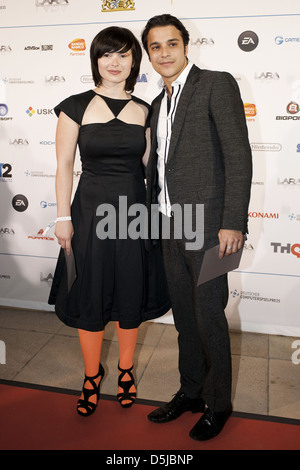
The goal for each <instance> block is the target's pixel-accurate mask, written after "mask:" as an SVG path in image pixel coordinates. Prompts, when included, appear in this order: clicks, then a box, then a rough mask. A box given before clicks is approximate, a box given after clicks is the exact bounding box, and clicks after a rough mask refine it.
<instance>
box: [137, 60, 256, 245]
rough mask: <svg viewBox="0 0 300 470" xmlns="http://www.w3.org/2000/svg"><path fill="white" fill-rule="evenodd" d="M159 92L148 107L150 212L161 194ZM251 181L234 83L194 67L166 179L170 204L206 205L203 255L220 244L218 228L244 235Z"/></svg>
mask: <svg viewBox="0 0 300 470" xmlns="http://www.w3.org/2000/svg"><path fill="white" fill-rule="evenodd" d="M163 93H164V92H162V93H161V94H160V95H159V96H157V97H156V98H155V99H154V101H153V103H152V118H151V135H152V137H151V141H152V142H151V143H152V149H151V152H150V157H149V162H148V166H147V170H146V176H147V205H148V209H149V206H150V204H151V203H153V204H155V203H157V194H158V191H159V188H158V187H157V170H156V165H157V155H156V148H157V136H156V134H157V122H158V116H159V110H160V103H161V100H162V97H163ZM251 177H252V157H251V148H250V145H249V140H248V131H247V125H246V118H245V112H244V106H243V102H242V100H241V96H240V91H239V88H238V85H237V83H236V81H235V79H234V78H233V77H232V76H231V75H230V74H229V73H227V72H215V71H209V70H202V69H199V68H198V67H197V66H195V65H193V67H192V69H191V71H190V73H189V75H188V77H187V81H186V83H185V86H184V88H183V90H182V94H181V96H180V100H179V103H178V107H177V111H176V115H175V119H174V123H173V128H172V137H171V142H170V150H169V155H168V159H167V163H166V179H167V186H168V191H169V196H170V201H171V204H174V203H179V204H181V205H183V204H204V214H205V215H204V245H203V248H202V249H201V251H203V250H206V249H208V248H210V247H211V246H214V245H216V244H218V242H219V241H218V232H219V230H220V229H221V228H224V229H232V230H241V231H242V232H247V221H248V204H249V199H250V188H251ZM149 223H150V221H149Z"/></svg>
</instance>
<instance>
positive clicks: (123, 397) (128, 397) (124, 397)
mask: <svg viewBox="0 0 300 470" xmlns="http://www.w3.org/2000/svg"><path fill="white" fill-rule="evenodd" d="M118 369H119V371H120V372H121V374H120V375H119V380H118V386H119V387H121V388H122V389H123V392H120V393H118V394H117V397H118V400H119V403H120V405H121V406H122V407H123V408H129V407H130V406H131V405H132V404H133V403H134V402H135V399H136V392H129V390H130V388H131V387H132V386H133V385H135V383H134V378H133V375H132V372H131V371H132V369H133V365H132V366H131V367H130V369H121V367H120V366H119V364H118ZM125 374H128V375H129V377H130V380H122V379H123V378H124V376H125ZM123 401H128V403H123Z"/></svg>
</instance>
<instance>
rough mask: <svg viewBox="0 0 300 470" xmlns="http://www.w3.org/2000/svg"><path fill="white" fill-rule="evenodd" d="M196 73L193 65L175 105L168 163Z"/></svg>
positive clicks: (191, 93) (182, 121)
mask: <svg viewBox="0 0 300 470" xmlns="http://www.w3.org/2000/svg"><path fill="white" fill-rule="evenodd" d="M198 72H199V69H198V67H196V66H195V65H194V66H193V67H192V69H191V71H190V73H189V75H188V77H187V80H186V82H185V85H184V87H183V90H182V92H181V96H180V99H179V102H178V105H177V109H176V114H175V118H174V122H173V127H172V136H171V141H170V148H169V154H168V162H169V161H170V160H171V159H172V157H173V155H174V150H175V148H176V144H177V141H178V138H179V136H180V133H181V129H182V126H183V123H184V119H185V115H186V112H187V109H188V106H189V102H190V100H191V98H192V95H193V93H194V91H195V87H194V83H195V81H198V78H199V75H198Z"/></svg>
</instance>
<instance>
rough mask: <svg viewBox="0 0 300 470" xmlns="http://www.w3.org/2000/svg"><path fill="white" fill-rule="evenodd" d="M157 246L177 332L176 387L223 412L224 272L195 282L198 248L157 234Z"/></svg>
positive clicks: (227, 386) (226, 400) (227, 398)
mask: <svg viewBox="0 0 300 470" xmlns="http://www.w3.org/2000/svg"><path fill="white" fill-rule="evenodd" d="M161 246H162V254H163V259H164V264H165V270H166V276H167V281H168V287H169V292H170V297H171V302H172V310H173V315H174V323H175V327H176V330H177V331H178V346H179V372H180V381H181V388H180V391H182V392H185V393H186V394H187V396H189V397H190V398H197V397H203V399H204V400H205V402H206V403H207V405H208V407H209V408H210V409H211V410H212V411H224V410H225V409H226V407H227V406H228V405H229V404H230V403H231V382H232V379H231V352H230V339H229V331H228V324H227V319H226V317H225V313H224V309H225V307H226V304H227V301H228V281H227V275H222V276H220V277H217V278H215V279H213V280H211V281H208V282H206V283H205V284H202V285H200V286H198V287H197V280H198V276H199V272H200V268H201V263H202V260H203V256H204V253H203V252H199V251H186V250H185V244H184V241H182V240H174V239H168V240H164V239H162V240H161Z"/></svg>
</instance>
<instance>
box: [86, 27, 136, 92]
mask: <svg viewBox="0 0 300 470" xmlns="http://www.w3.org/2000/svg"><path fill="white" fill-rule="evenodd" d="M129 50H131V53H132V69H131V73H130V75H129V77H128V78H127V80H126V84H125V90H126V91H127V92H133V90H134V87H135V84H136V81H137V78H138V74H139V71H140V64H141V60H142V48H141V46H140V44H139V42H138V40H137V39H136V37H135V36H134V34H133V33H132V32H131V31H129V29H126V28H119V27H118V26H110V27H109V28H105V29H103V30H102V31H100V33H98V34H97V36H95V37H94V39H93V41H92V44H91V48H90V58H91V67H92V75H93V79H94V82H95V85H96V86H99V85H101V82H102V78H101V76H100V74H99V70H98V59H100V57H102V56H103V55H104V54H106V53H107V52H128V51H129Z"/></svg>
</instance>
